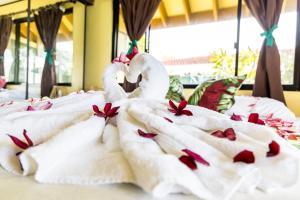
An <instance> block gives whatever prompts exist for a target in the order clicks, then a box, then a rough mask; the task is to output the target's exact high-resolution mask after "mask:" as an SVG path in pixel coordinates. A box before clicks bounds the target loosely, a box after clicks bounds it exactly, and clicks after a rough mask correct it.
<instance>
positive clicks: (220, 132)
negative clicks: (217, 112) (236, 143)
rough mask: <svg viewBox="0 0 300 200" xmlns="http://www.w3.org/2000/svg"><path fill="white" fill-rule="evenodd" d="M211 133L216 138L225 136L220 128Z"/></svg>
mask: <svg viewBox="0 0 300 200" xmlns="http://www.w3.org/2000/svg"><path fill="white" fill-rule="evenodd" d="M211 135H212V136H215V137H218V138H225V137H226V135H225V134H224V132H223V131H220V130H217V131H215V132H213V133H212V134H211Z"/></svg>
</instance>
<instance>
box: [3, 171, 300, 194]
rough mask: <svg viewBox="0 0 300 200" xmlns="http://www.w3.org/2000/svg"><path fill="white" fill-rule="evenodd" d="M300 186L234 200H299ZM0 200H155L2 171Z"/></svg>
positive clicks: (129, 189)
mask: <svg viewBox="0 0 300 200" xmlns="http://www.w3.org/2000/svg"><path fill="white" fill-rule="evenodd" d="M299 188H300V184H298V185H295V186H293V187H291V188H288V189H285V190H277V191H276V192H273V193H269V194H265V193H262V192H260V191H255V192H254V194H252V195H249V194H248V195H245V194H241V193H238V194H235V195H234V197H233V198H232V200H282V199H284V200H299V195H300V194H299ZM0 199H1V200H21V199H22V200H99V199H101V200H154V199H155V198H153V197H151V196H150V195H147V194H146V193H144V192H143V191H142V190H141V189H139V188H137V187H135V186H133V185H130V184H118V185H116V184H115V185H102V186H77V185H45V184H38V183H36V182H35V181H34V180H33V179H32V178H28V177H18V176H14V175H11V174H8V173H6V172H4V171H3V170H2V169H0ZM195 199H197V198H196V197H193V196H186V195H172V196H168V197H167V198H164V199H163V200H195Z"/></svg>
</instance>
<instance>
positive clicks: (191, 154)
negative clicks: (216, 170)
mask: <svg viewBox="0 0 300 200" xmlns="http://www.w3.org/2000/svg"><path fill="white" fill-rule="evenodd" d="M182 151H183V152H184V153H186V154H187V155H188V156H190V157H192V158H193V159H195V160H196V161H198V162H199V163H201V164H202V165H205V166H209V165H210V164H209V162H207V161H206V160H204V158H202V157H201V156H200V155H199V154H197V153H195V152H193V151H191V150H188V149H183V150H182Z"/></svg>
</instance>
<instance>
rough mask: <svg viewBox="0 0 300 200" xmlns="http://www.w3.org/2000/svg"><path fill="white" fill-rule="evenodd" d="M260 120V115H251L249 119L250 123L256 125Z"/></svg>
mask: <svg viewBox="0 0 300 200" xmlns="http://www.w3.org/2000/svg"><path fill="white" fill-rule="evenodd" d="M258 119H259V114H258V113H251V114H250V115H249V117H248V122H250V123H254V124H256V123H257V121H258Z"/></svg>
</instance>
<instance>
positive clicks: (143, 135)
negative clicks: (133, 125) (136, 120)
mask: <svg viewBox="0 0 300 200" xmlns="http://www.w3.org/2000/svg"><path fill="white" fill-rule="evenodd" d="M138 134H139V135H140V136H142V137H144V138H149V139H152V138H154V137H155V136H157V134H155V133H145V132H144V131H142V130H141V129H138Z"/></svg>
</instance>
